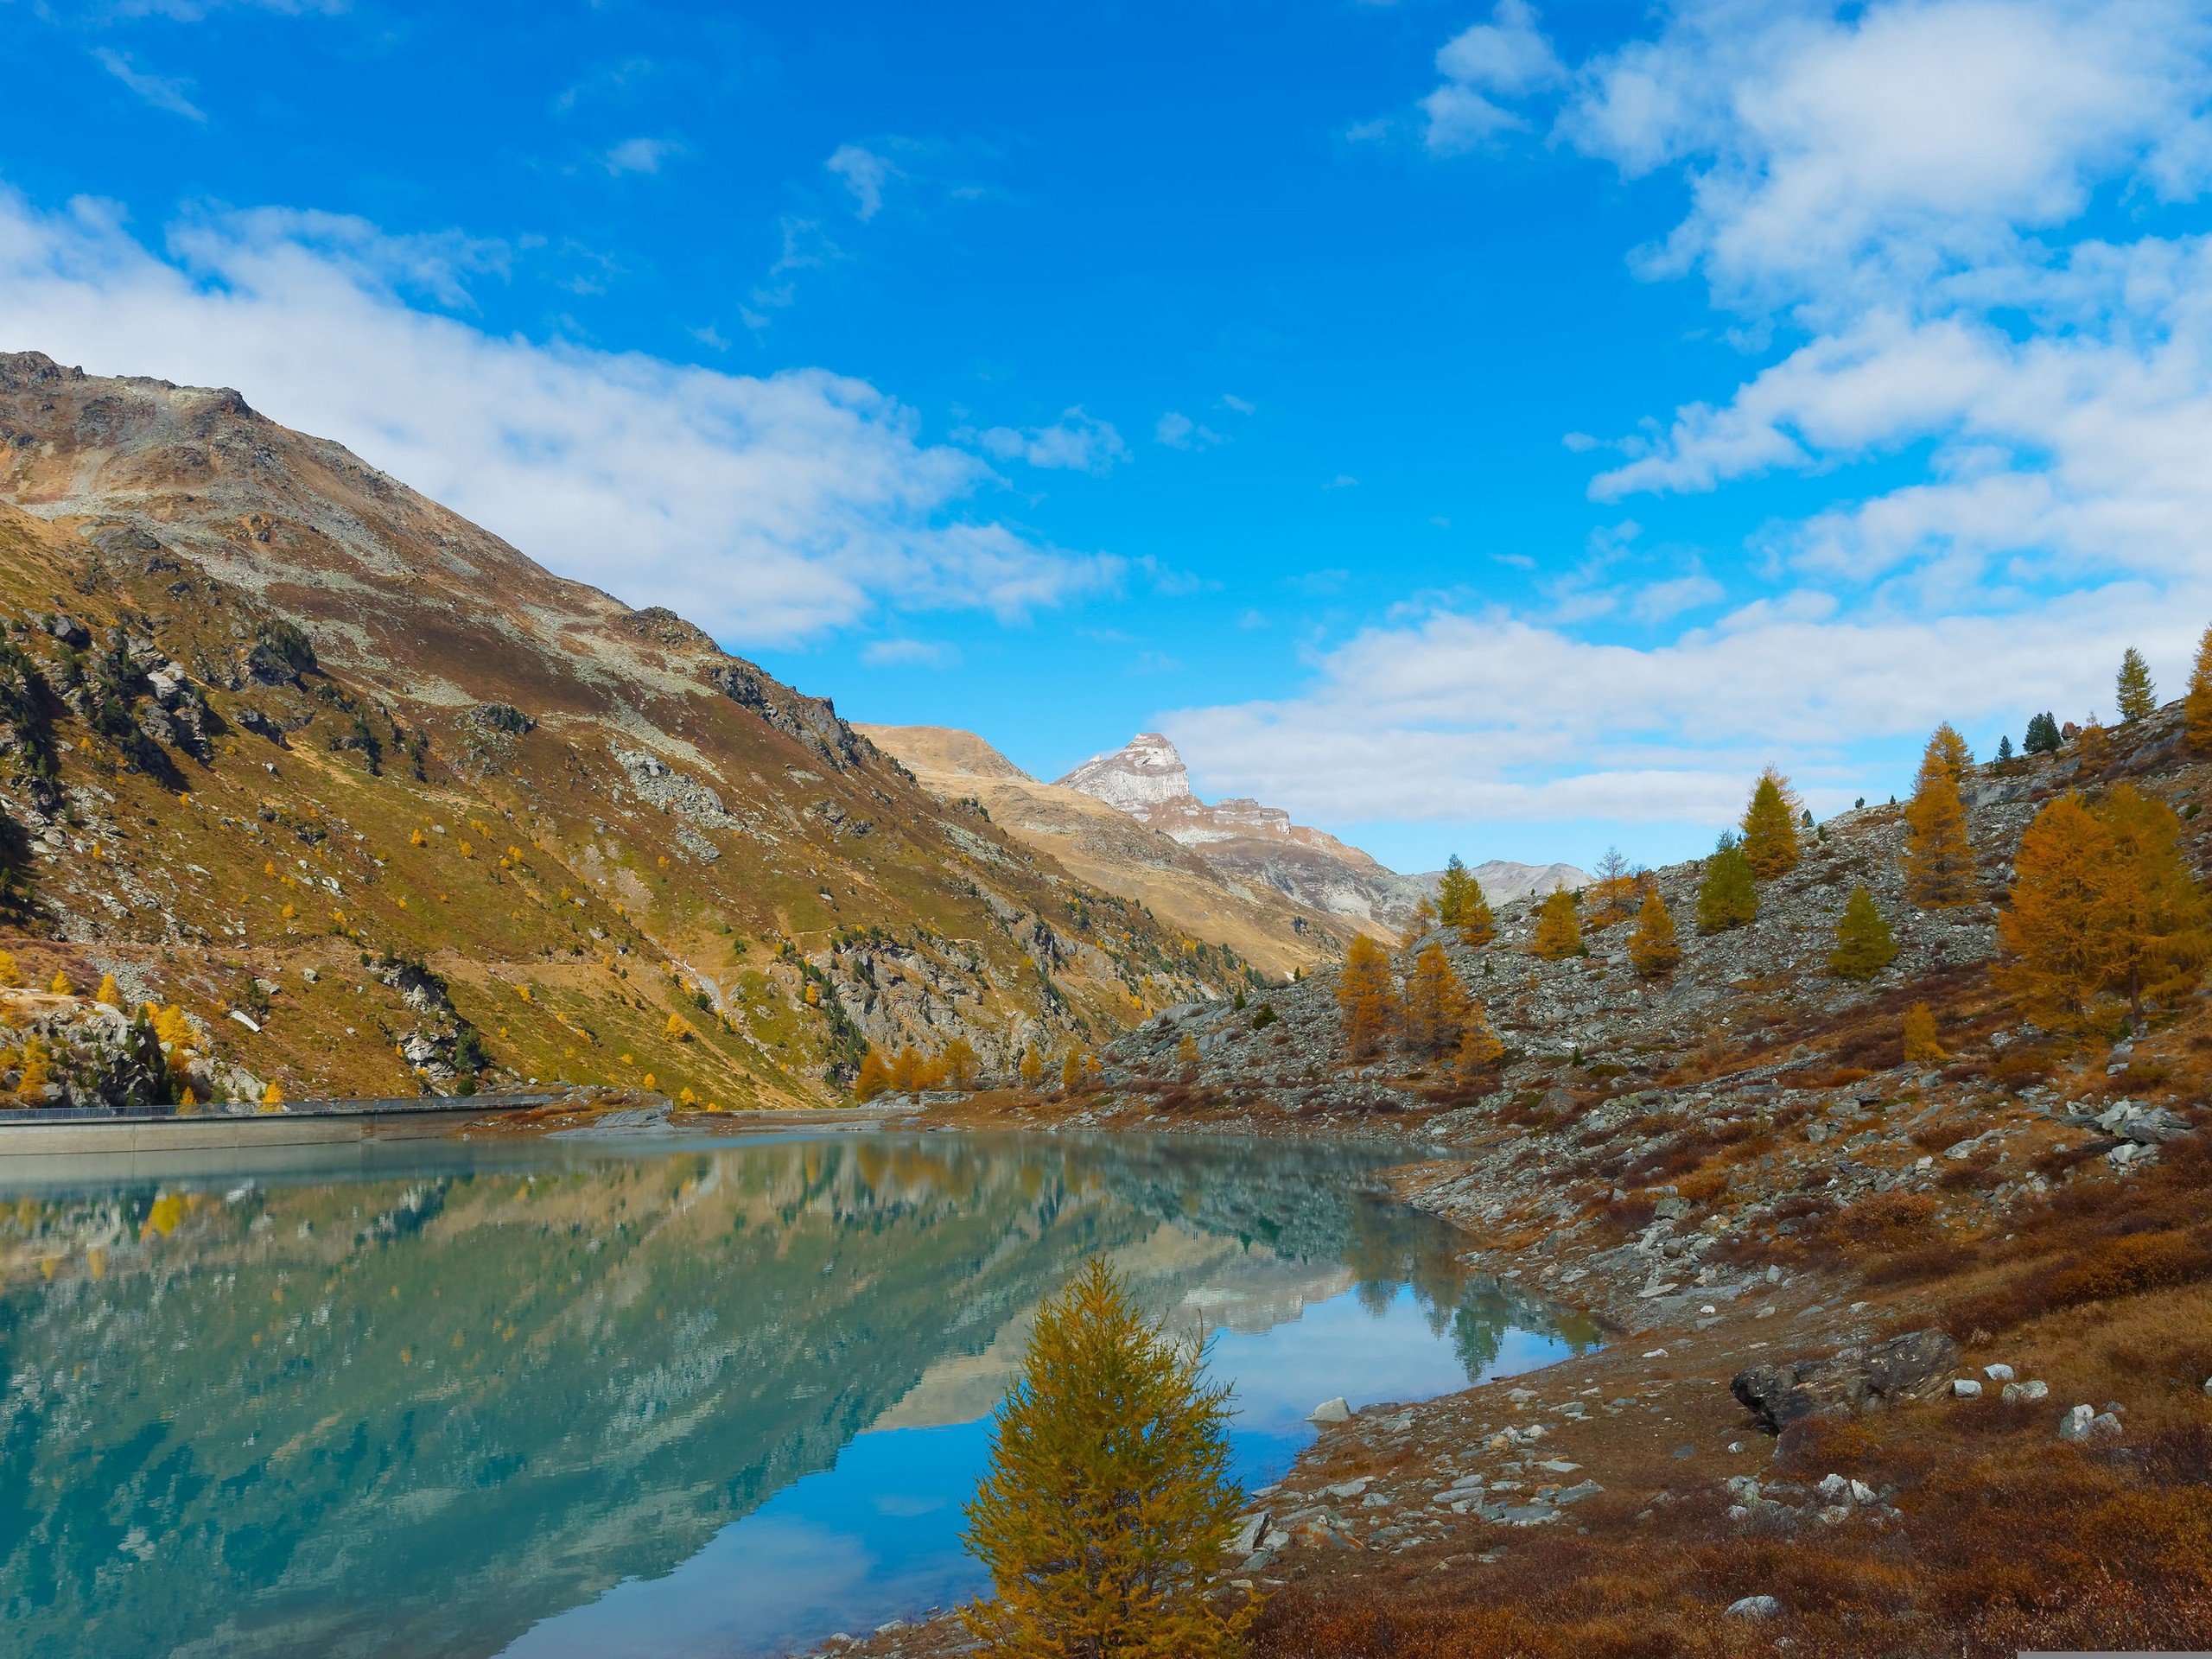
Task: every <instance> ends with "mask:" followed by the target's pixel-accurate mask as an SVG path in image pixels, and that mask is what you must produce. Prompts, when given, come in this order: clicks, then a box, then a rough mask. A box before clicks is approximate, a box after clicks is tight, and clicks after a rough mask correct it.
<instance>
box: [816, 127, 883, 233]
mask: <svg viewBox="0 0 2212 1659" xmlns="http://www.w3.org/2000/svg"><path fill="white" fill-rule="evenodd" d="M823 166H824V167H827V168H829V170H830V171H831V172H832V173H834V174H836V175H837V176H838V177H839V178H840V179H842V180H843V181H844V183H845V188H846V189H848V190H849V191H851V192H852V194H853V217H854V218H855V219H859V220H860V221H861V223H862V224H866V223H867V222H868V220H869V219H874V217H875V216H876V215H877V214H878V213H881V212H882V211H883V187H884V185H885V184H886V183H887V182H888V181H890V179H891V178H892V177H893V175H895V174H896V173H897V172H898V170H899V169H898V168H894V167H893V166H892V165H891V163H890V162H888V161H887V160H885V159H884V158H883V157H882V156H879V155H877V154H876V153H875V152H874V150H872V149H864V148H863V147H862V146H861V145H859V144H840V145H838V147H837V148H836V150H835V151H834V152H833V153H832V154H831V156H830V157H829V160H828V161H827V162H823Z"/></svg>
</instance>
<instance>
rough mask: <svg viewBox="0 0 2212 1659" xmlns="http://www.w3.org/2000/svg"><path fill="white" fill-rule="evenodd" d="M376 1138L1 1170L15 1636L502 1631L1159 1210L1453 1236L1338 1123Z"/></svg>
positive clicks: (690, 1528)
mask: <svg viewBox="0 0 2212 1659" xmlns="http://www.w3.org/2000/svg"><path fill="white" fill-rule="evenodd" d="M405 1155H406V1156H408V1157H410V1158H411V1159H413V1160H415V1166H414V1167H412V1168H411V1169H410V1171H409V1172H408V1173H406V1174H404V1175H401V1176H394V1175H391V1174H390V1173H378V1172H376V1171H370V1172H367V1173H360V1172H348V1173H343V1174H340V1175H336V1176H331V1177H323V1178H316V1177H314V1176H312V1175H303V1176H302V1178H300V1179H297V1180H296V1182H295V1183H294V1184H291V1185H283V1184H281V1183H277V1184H272V1185H264V1186H259V1187H255V1188H253V1189H251V1191H247V1190H243V1189H238V1190H233V1189H232V1179H228V1178H226V1179H220V1180H210V1181H206V1182H202V1183H199V1184H197V1185H194V1184H193V1183H190V1182H179V1183H174V1184H171V1185H167V1186H163V1185H158V1184H156V1183H154V1182H152V1181H132V1182H125V1183H120V1184H118V1183H105V1184H103V1183H99V1182H94V1183H92V1184H91V1185H86V1187H84V1188H82V1189H81V1190H79V1191H78V1192H62V1193H48V1194H41V1193H36V1192H29V1193H26V1194H25V1195H24V1196H23V1197H22V1198H21V1199H20V1200H18V1201H17V1202H16V1203H14V1204H13V1205H8V1204H6V1203H4V1202H0V1376H6V1377H7V1378H8V1379H9V1384H10V1386H9V1389H8V1392H7V1393H6V1395H4V1396H0V1494H5V1495H6V1497H5V1499H4V1501H0V1606H4V1607H5V1609H6V1617H7V1619H8V1632H9V1647H10V1651H11V1652H16V1653H21V1654H24V1655H48V1654H51V1655H56V1656H60V1655H72V1654H75V1653H79V1652H82V1651H84V1650H86V1645H87V1643H88V1642H94V1643H96V1645H99V1646H100V1647H102V1648H104V1649H105V1650H107V1651H116V1652H141V1651H149V1652H150V1651H169V1650H171V1649H177V1648H181V1647H185V1646H188V1645H195V1644H196V1645H199V1646H202V1647H209V1646H212V1647H214V1648H219V1649H222V1650H224V1651H226V1652H232V1653H240V1654H253V1653H273V1652H285V1653H291V1652H303V1651H319V1652H340V1651H359V1652H363V1653H369V1652H379V1651H408V1652H437V1653H440V1654H451V1655H469V1654H475V1653H485V1652H491V1651H495V1650H497V1649H499V1647H501V1646H504V1645H505V1643H506V1642H507V1641H509V1640H510V1639H512V1637H513V1636H514V1635H515V1634H516V1633H517V1632H518V1631H519V1630H522V1629H524V1628H526V1627H527V1626H528V1625H529V1624H531V1623H532V1622H534V1621H535V1620H536V1619H537V1618H542V1617H543V1616H544V1615H546V1614H547V1613H550V1612H552V1611H557V1610H559V1609H562V1608H564V1607H568V1606H572V1605H576V1604H577V1603H579V1602H581V1601H584V1600H588V1599H590V1598H591V1597H593V1596H594V1595H595V1594H597V1593H598V1592H600V1591H601V1590H602V1589H604V1588H605V1587H606V1586H608V1585H609V1584H612V1583H613V1582H615V1581H617V1580H620V1579H621V1578H623V1577H625V1576H629V1575H645V1576H652V1575H655V1574H658V1573H665V1572H667V1571H669V1570H670V1569H671V1567H673V1566H675V1565H676V1564H677V1562H679V1561H682V1560H685V1559H687V1558H689V1557H690V1556H691V1555H692V1554H695V1553H696V1551H697V1550H698V1549H699V1548H701V1546H702V1544H703V1543H704V1542H705V1541H707V1539H708V1538H709V1537H710V1536H711V1535H713V1533H714V1532H715V1530H716V1529H719V1528H720V1527H721V1526H723V1525H726V1524H727V1523H728V1522H730V1521H731V1520H733V1519H734V1518H736V1517H737V1516H741V1515H744V1514H746V1513H747V1512H749V1511H750V1510H753V1508H755V1507H756V1506H757V1505H758V1504H759V1503H761V1502H762V1501H763V1500H764V1499H765V1498H766V1497H768V1496H769V1495H770V1494H772V1493H773V1492H775V1491H778V1490H779V1489H781V1488H782V1487H784V1486H785V1485H787V1484H790V1483H791V1481H792V1480H794V1479H796V1478H798V1477H800V1476H802V1475H804V1474H805V1473H808V1472H810V1471H813V1470H817V1469H821V1468H823V1467H825V1466H826V1465H829V1463H830V1462H831V1461H833V1460H834V1459H836V1455H837V1452H838V1451H839V1449H840V1448H841V1447H842V1446H844V1445H845V1444H846V1442H847V1441H848V1440H849V1439H850V1438H851V1437H852V1435H853V1434H855V1433H857V1432H858V1431H859V1430H860V1429H861V1428H863V1427H867V1426H868V1425H869V1424H870V1423H872V1422H874V1421H876V1420H877V1419H878V1418H879V1417H880V1415H881V1414H883V1413H884V1412H885V1410H886V1409H887V1408H889V1407H890V1406H891V1405H892V1404H893V1402H897V1401H899V1399H901V1398H902V1397H903V1396H905V1395H906V1394H908V1393H909V1392H910V1391H911V1390H912V1389H913V1388H914V1386H915V1384H916V1383H917V1381H918V1379H920V1378H921V1377H922V1376H924V1375H925V1373H927V1372H928V1371H929V1370H931V1368H932V1367H933V1366H936V1365H938V1364H939V1363H941V1362H944V1361H945V1360H946V1359H948V1358H949V1357H952V1356H955V1355H959V1354H969V1355H974V1354H977V1353H980V1352H982V1351H983V1349H984V1348H985V1347H986V1345H987V1344H988V1343H989V1342H990V1341H991V1339H992V1338H993V1337H994V1336H995V1334H996V1333H998V1332H1001V1331H1002V1330H1003V1329H1005V1328H1006V1327H1007V1325H1008V1323H1009V1321H1011V1320H1013V1319H1015V1318H1016V1317H1017V1316H1019V1315H1020V1314H1021V1313H1023V1312H1024V1311H1026V1310H1027V1309H1028V1308H1030V1307H1033V1306H1035V1305H1036V1303H1037V1302H1038V1301H1039V1300H1041V1298H1042V1297H1043V1296H1044V1295H1045V1294H1047V1293H1048V1292H1050V1291H1052V1289H1054V1288H1056V1287H1058V1285H1059V1284H1060V1282H1061V1281H1063V1280H1064V1279H1065V1276H1066V1274H1068V1273H1069V1271H1070V1270H1071V1268H1073V1266H1074V1264H1075V1263H1076V1262H1078V1261H1080V1260H1081V1259H1082V1258H1083V1257H1084V1256H1085V1255H1090V1254H1093V1253H1096V1252H1098V1251H1102V1250H1104V1251H1114V1250H1119V1249H1124V1248H1126V1247H1128V1246H1131V1245H1133V1244H1134V1243H1137V1242H1138V1241H1141V1240H1143V1239H1144V1238H1146V1237H1147V1236H1151V1235H1153V1234H1154V1233H1156V1232H1158V1231H1159V1230H1160V1228H1161V1226H1162V1224H1173V1225H1174V1226H1176V1227H1178V1228H1182V1229H1186V1230H1195V1231H1196V1232H1198V1233H1200V1234H1204V1235H1210V1236H1213V1237H1216V1238H1235V1239H1239V1240H1242V1241H1243V1242H1244V1243H1246V1244H1248V1245H1249V1246H1251V1247H1253V1248H1254V1249H1255V1250H1256V1249H1258V1248H1259V1247H1261V1246H1265V1247H1266V1250H1267V1251H1271V1252H1274V1253H1276V1254H1278V1255H1283V1256H1287V1257H1290V1258H1293V1259H1304V1260H1311V1261H1312V1262H1314V1263H1316V1264H1317V1265H1330V1266H1333V1265H1334V1264H1336V1263H1339V1262H1342V1263H1346V1264H1349V1265H1350V1266H1351V1268H1353V1269H1354V1270H1355V1271H1357V1273H1358V1274H1359V1275H1360V1276H1361V1278H1362V1279H1363V1281H1372V1282H1373V1283H1375V1284H1376V1285H1378V1286H1382V1285H1387V1284H1389V1283H1390V1282H1393V1281H1395V1282H1402V1283H1409V1284H1412V1285H1413V1286H1414V1287H1415V1289H1416V1292H1417V1294H1420V1295H1421V1298H1422V1300H1423V1301H1424V1303H1425V1304H1426V1305H1427V1306H1428V1307H1429V1308H1430V1309H1431V1311H1432V1313H1433V1314H1435V1315H1437V1316H1438V1317H1444V1316H1445V1314H1446V1310H1452V1309H1456V1308H1458V1307H1459V1305H1460V1303H1459V1279H1458V1274H1457V1267H1456V1263H1454V1262H1452V1259H1451V1239H1450V1235H1449V1234H1448V1232H1447V1231H1446V1230H1444V1229H1443V1228H1441V1227H1440V1225H1438V1224H1435V1223H1433V1222H1431V1221H1428V1220H1427V1219H1425V1218H1422V1217H1416V1216H1414V1215H1412V1214H1411V1213H1410V1212H1408V1211H1403V1210H1402V1209H1400V1208H1399V1207H1397V1206H1396V1205H1391V1204H1389V1203H1387V1202H1385V1201H1384V1200H1383V1199H1381V1198H1376V1197H1373V1196H1370V1195H1366V1194H1363V1193H1361V1192H1357V1191H1356V1190H1355V1185H1356V1183H1357V1180H1358V1179H1359V1177H1360V1173H1361V1172H1362V1171H1363V1170H1366V1169H1370V1168H1371V1167H1372V1166H1373V1165H1374V1163H1375V1161H1376V1160H1375V1158H1374V1157H1373V1156H1372V1155H1371V1154H1357V1153H1348V1152H1345V1151H1344V1150H1343V1149H1338V1148H1326V1147H1316V1148H1301V1147H1255V1146H1252V1145H1237V1146H1230V1145H1222V1146H1212V1147H1209V1146H1206V1145H1204V1144H1203V1143H1192V1142H1191V1141H1180V1142H1175V1143H1169V1144H1166V1145H1145V1144H1142V1143H1123V1142H1115V1143H1106V1144H1101V1143H1069V1142H1058V1143H1050V1144H1040V1143H1039V1142H1037V1141H1022V1142H1000V1143H988V1142H979V1141H970V1140H968V1139H966V1138H964V1137H963V1138H955V1137H916V1138H913V1139H911V1140H891V1139H868V1140H860V1141H809V1142H799V1143H785V1144H777V1145H758V1144H756V1145H752V1146H747V1147H738V1148H734V1149H731V1150H715V1151H711V1152H685V1153H680V1154H669V1155H662V1156H656V1157H651V1158H629V1157H620V1156H613V1155H603V1154H592V1153H587V1152H563V1151H561V1150H559V1149H556V1148H548V1147H537V1148H534V1149H524V1150H521V1151H513V1150H504V1151H503V1150H497V1149H494V1150H492V1151H488V1152H487V1151H486V1150H484V1149H482V1148H476V1149H474V1150H471V1149H463V1148H460V1147H452V1146H448V1147H444V1148H442V1149H441V1150H437V1151H410V1152H409V1153H407V1154H405ZM1453 1317H1455V1318H1456V1315H1454V1316H1453ZM1515 1317H1516V1318H1517V1319H1519V1321H1520V1322H1521V1323H1522V1324H1529V1323H1530V1322H1531V1320H1530V1319H1529V1317H1528V1315H1527V1313H1524V1312H1523V1311H1522V1310H1520V1309H1518V1308H1517V1307H1516V1310H1515Z"/></svg>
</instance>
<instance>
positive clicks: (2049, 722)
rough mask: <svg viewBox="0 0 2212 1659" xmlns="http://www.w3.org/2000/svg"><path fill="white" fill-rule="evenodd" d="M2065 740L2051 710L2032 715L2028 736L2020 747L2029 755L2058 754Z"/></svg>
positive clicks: (2029, 721) (2056, 718) (2029, 720)
mask: <svg viewBox="0 0 2212 1659" xmlns="http://www.w3.org/2000/svg"><path fill="white" fill-rule="evenodd" d="M2063 741H2065V740H2064V739H2063V737H2061V736H2060V734H2059V730H2058V717H2057V716H2056V715H2054V714H2052V713H2051V712H2050V710H2049V709H2045V710H2044V712H2043V713H2042V714H2039V715H2031V716H2029V719H2028V735H2027V738H2026V741H2024V742H2023V743H2022V744H2021V745H2020V747H2021V749H2022V750H2023V751H2024V753H2029V754H2056V753H2058V750H2059V746H2060V744H2061V743H2063Z"/></svg>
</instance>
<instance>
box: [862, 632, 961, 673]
mask: <svg viewBox="0 0 2212 1659" xmlns="http://www.w3.org/2000/svg"><path fill="white" fill-rule="evenodd" d="M861 661H862V662H864V663H866V664H868V666H869V667H870V668H930V669H940V670H942V669H950V668H957V667H959V666H960V647H959V646H957V645H952V644H950V643H948V642H946V641H943V640H935V639H872V640H870V641H869V642H868V644H867V645H863V646H862V647H861Z"/></svg>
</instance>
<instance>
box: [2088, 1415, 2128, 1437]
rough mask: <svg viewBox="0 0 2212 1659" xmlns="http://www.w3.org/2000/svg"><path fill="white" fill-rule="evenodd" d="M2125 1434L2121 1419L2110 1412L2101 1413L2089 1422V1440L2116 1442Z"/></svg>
mask: <svg viewBox="0 0 2212 1659" xmlns="http://www.w3.org/2000/svg"><path fill="white" fill-rule="evenodd" d="M2122 1433H2125V1430H2124V1429H2123V1428H2122V1427H2121V1426H2120V1419H2119V1418H2118V1417H2117V1416H2116V1415H2114V1414H2113V1413H2111V1412H2109V1411H2102V1412H2099V1413H2098V1414H2096V1415H2095V1416H2094V1417H2092V1418H2091V1419H2090V1420H2089V1438H2090V1439H2091V1440H2118V1439H2119V1438H2120V1435H2121V1434H2122Z"/></svg>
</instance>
